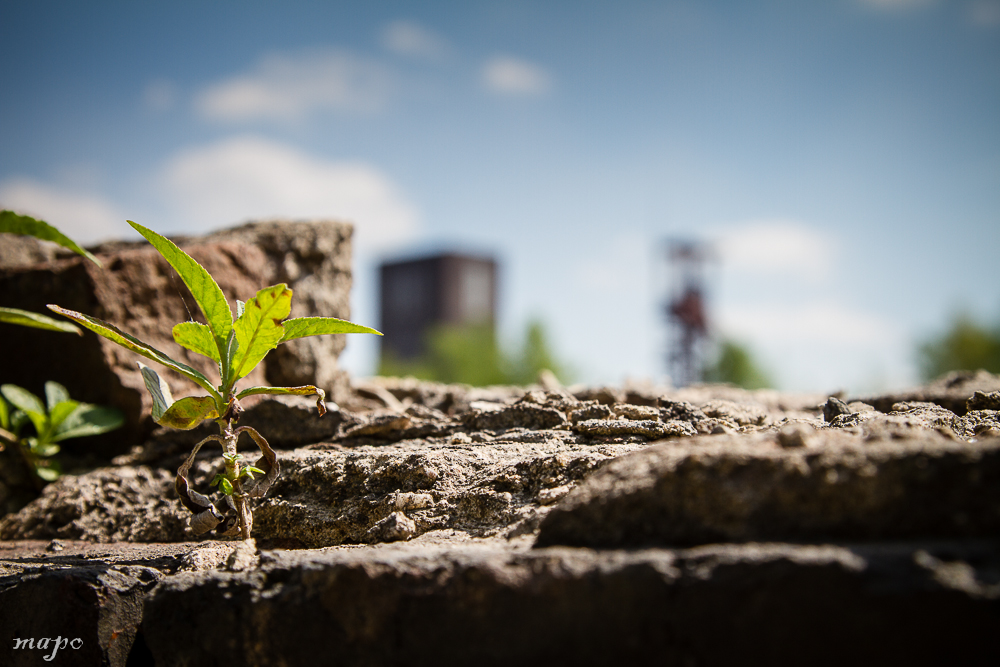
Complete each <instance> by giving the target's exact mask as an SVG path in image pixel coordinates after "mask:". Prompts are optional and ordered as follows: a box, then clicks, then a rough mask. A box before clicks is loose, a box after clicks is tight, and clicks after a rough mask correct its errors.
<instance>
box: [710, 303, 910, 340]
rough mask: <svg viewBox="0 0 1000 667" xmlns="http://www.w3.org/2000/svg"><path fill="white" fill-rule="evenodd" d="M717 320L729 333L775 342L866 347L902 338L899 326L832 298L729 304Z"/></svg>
mask: <svg viewBox="0 0 1000 667" xmlns="http://www.w3.org/2000/svg"><path fill="white" fill-rule="evenodd" d="M719 319H720V322H719V324H720V327H721V329H722V330H723V331H725V332H726V333H728V334H730V335H734V336H737V337H745V338H748V339H753V340H755V341H769V342H771V343H778V344H780V343H781V342H789V341H794V342H796V343H805V342H809V343H813V344H816V345H821V344H836V345H850V346H862V347H864V346H868V347H870V346H879V345H883V344H886V343H889V342H896V341H899V340H901V339H902V334H901V332H900V329H899V327H898V326H897V325H896V324H895V323H893V322H891V321H890V320H887V319H885V318H884V317H882V316H880V315H876V314H874V313H868V312H864V311H860V310H855V309H852V308H850V307H847V306H845V305H843V304H841V303H837V302H835V301H826V302H821V303H789V304H781V305H773V304H766V303H758V304H752V305H745V306H730V307H728V308H726V309H724V310H723V311H722V312H721V313H720V315H719ZM817 349H818V348H817Z"/></svg>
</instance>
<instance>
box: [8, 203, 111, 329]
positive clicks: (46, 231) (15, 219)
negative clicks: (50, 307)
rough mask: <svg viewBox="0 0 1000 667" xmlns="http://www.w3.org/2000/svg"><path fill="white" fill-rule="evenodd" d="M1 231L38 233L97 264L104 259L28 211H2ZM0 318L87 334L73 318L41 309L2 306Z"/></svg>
mask: <svg viewBox="0 0 1000 667" xmlns="http://www.w3.org/2000/svg"><path fill="white" fill-rule="evenodd" d="M0 232H3V233H6V234H19V235H22V236H34V237H35V238H36V239H41V240H43V241H52V242H54V243H58V244H59V245H61V246H63V247H64V248H69V249H70V250H72V251H73V252H75V253H77V254H79V255H83V256H84V257H86V258H87V259H89V260H90V261H92V262H93V263H94V264H97V266H102V264H101V260H99V259H97V258H96V257H94V256H93V255H92V254H90V253H89V252H87V251H86V250H84V249H83V248H81V247H80V246H79V245H77V243H76V241H74V240H73V239H71V238H69V237H68V236H66V235H65V234H63V233H62V232H60V231H59V230H58V229H56V228H55V227H53V226H52V225H50V224H49V223H47V222H45V221H43V220H36V219H35V218H32V217H30V216H27V215H19V214H17V213H14V212H13V211H7V210H3V211H0ZM0 322H7V323H8V324H20V325H21V326H24V327H34V328H35V329H47V330H49V331H63V332H66V333H75V334H77V335H80V336H82V335H83V332H82V331H80V329H79V328H77V327H76V326H74V325H72V324H70V323H69V322H63V321H62V320H55V319H52V318H51V317H47V316H45V315H42V314H40V313H33V312H31V311H29V310H21V309H20V308H7V307H4V306H0Z"/></svg>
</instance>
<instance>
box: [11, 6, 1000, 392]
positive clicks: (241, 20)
mask: <svg viewBox="0 0 1000 667" xmlns="http://www.w3.org/2000/svg"><path fill="white" fill-rule="evenodd" d="M204 5H208V6H204ZM0 34H2V39H0V86H2V88H0V89H2V90H3V91H4V94H3V95H2V96H0V205H2V206H4V207H8V208H14V209H17V210H20V211H22V212H25V213H30V214H34V215H37V216H41V217H44V218H45V219H47V220H49V221H50V222H52V223H53V224H56V225H57V226H59V227H60V228H61V229H63V230H64V231H66V232H67V233H68V234H70V235H71V236H74V237H75V238H77V239H79V240H82V241H84V242H92V241H97V240H101V239H105V238H111V237H123V236H128V235H129V232H130V230H129V229H128V227H127V225H126V224H125V222H124V221H125V219H126V218H128V219H133V220H136V221H138V222H141V223H143V224H146V225H147V226H151V227H153V228H154V229H157V230H159V231H163V232H165V233H171V232H199V231H204V230H208V229H211V228H217V227H223V226H228V225H231V224H235V223H238V222H241V221H244V220H247V219H253V218H266V217H272V216H284V217H296V218H301V217H324V218H336V219H346V220H350V221H353V222H354V223H355V224H356V229H357V232H356V241H357V243H356V253H355V272H356V275H355V290H354V294H353V313H352V319H354V320H355V321H359V322H362V323H367V324H375V325H377V322H376V318H377V308H376V304H375V287H376V284H375V267H376V266H377V263H378V261H379V260H381V259H383V258H387V257H398V256H402V255H409V254H413V253H416V252H419V251H422V250H428V249H442V248H448V249H456V248H457V249H467V250H472V251H476V252H490V253H495V254H496V256H497V257H498V258H499V260H500V261H501V265H502V277H503V282H502V293H501V322H500V324H501V329H502V333H503V335H504V336H505V338H506V339H507V340H508V341H514V340H516V338H517V337H518V335H519V334H520V333H521V332H522V331H523V329H524V326H525V324H526V322H527V321H528V320H529V319H530V318H534V317H537V318H540V319H542V320H543V321H544V322H545V324H546V325H547V327H548V330H549V333H550V335H551V337H552V339H553V342H554V345H555V347H556V349H557V350H558V352H559V354H560V355H561V356H562V357H563V358H564V359H566V360H567V361H568V362H569V363H570V364H571V365H572V366H573V367H574V368H576V369H577V377H578V379H580V380H584V381H588V382H599V381H605V382H616V383H617V382H622V381H623V380H625V379H626V378H631V379H634V380H640V379H644V378H649V379H654V380H662V379H663V375H664V367H663V362H662V359H663V348H664V340H663V335H664V331H663V324H662V322H661V319H660V316H659V314H658V313H659V311H658V305H657V304H658V302H659V301H660V300H662V298H663V291H664V287H665V281H666V272H665V268H664V266H663V265H662V262H661V260H660V258H661V256H662V246H663V241H664V239H666V238H669V237H684V238H692V239H700V240H704V241H706V242H711V243H713V244H715V245H714V247H715V251H716V256H717V260H716V261H715V262H713V263H712V265H711V267H710V270H709V272H708V282H709V286H710V295H709V298H710V308H711V316H712V321H713V323H714V325H715V329H716V331H717V332H719V333H720V334H721V335H726V336H729V337H733V338H736V339H738V340H740V341H743V342H744V343H746V344H748V345H749V346H750V347H751V349H752V350H753V351H754V352H755V353H756V354H757V355H758V357H759V358H760V360H761V361H762V362H763V363H764V365H766V366H767V367H769V368H770V369H771V370H772V373H773V375H774V376H775V377H776V378H777V380H778V381H779V384H780V386H781V387H782V388H785V389H802V390H816V391H828V390H833V389H837V388H844V389H848V390H852V391H866V390H872V389H882V388H890V387H898V386H903V385H907V384H911V383H913V382H914V381H915V380H916V376H915V370H914V369H915V367H914V363H913V362H914V357H913V349H914V344H915V343H916V342H917V341H919V340H921V339H922V338H924V337H926V336H928V335H932V334H934V333H935V332H938V331H940V330H941V328H942V327H943V326H944V324H945V322H946V321H947V320H948V318H949V317H951V316H952V315H953V314H955V313H956V312H958V311H960V310H965V311H967V312H969V313H971V314H972V315H974V316H976V317H978V318H980V319H981V320H982V321H984V322H991V323H992V322H996V321H998V320H1000V262H998V261H997V255H998V252H997V250H998V248H1000V0H952V1H947V0H936V1H935V0H828V1H824V2H800V1H792V0H788V1H777V0H776V1H764V2H755V3H742V2H722V1H718V2H695V1H692V0H689V1H678V2H670V1H661V2H635V1H628V0H624V1H620V2H615V3H608V2H605V3H597V2H582V1H581V2H516V1H510V0H508V1H504V2H422V3H415V2H378V3H358V2H352V3H347V2H294V1H291V2H284V3H281V4H279V3H264V2H240V3H235V2H213V3H195V2H183V1H180V2H171V3H126V2H102V3H87V4H83V3H74V2H48V1H45V0H39V1H35V2H9V1H6V0H0ZM375 350H376V348H375V346H374V345H373V341H371V340H363V337H355V338H353V339H350V340H349V345H348V351H347V352H346V353H345V357H344V362H345V365H346V366H347V367H348V368H349V369H350V370H351V371H352V372H354V373H356V374H361V375H364V374H367V373H370V372H371V371H372V369H373V364H374V356H375Z"/></svg>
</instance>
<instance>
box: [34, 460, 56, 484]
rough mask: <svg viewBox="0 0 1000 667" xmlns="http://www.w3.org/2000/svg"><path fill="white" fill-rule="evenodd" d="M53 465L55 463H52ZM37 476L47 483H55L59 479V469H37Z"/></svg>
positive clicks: (47, 467)
mask: <svg viewBox="0 0 1000 667" xmlns="http://www.w3.org/2000/svg"><path fill="white" fill-rule="evenodd" d="M52 463H53V464H54V463H55V461H53V462H52ZM35 474H36V475H38V476H39V477H41V478H42V479H44V480H45V481H46V482H54V481H56V480H57V479H59V468H57V467H55V466H51V467H50V466H45V467H42V466H39V467H37V468H35Z"/></svg>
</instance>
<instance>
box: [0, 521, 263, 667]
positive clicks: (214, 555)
mask: <svg viewBox="0 0 1000 667" xmlns="http://www.w3.org/2000/svg"><path fill="white" fill-rule="evenodd" d="M246 548H247V546H246V545H243V543H232V542H228V543H227V542H202V543H199V544H193V543H177V544H128V543H120V542H119V543H115V544H107V545H95V544H91V543H87V542H73V541H69V540H65V541H64V540H52V541H51V542H40V541H21V542H0V628H2V629H3V631H4V633H5V636H4V641H3V642H0V664H2V665H4V666H5V667H6V666H7V665H11V666H21V665H25V666H28V665H31V666H34V665H42V664H47V662H46V660H45V657H46V656H49V655H50V654H51V653H52V649H53V646H51V645H50V646H47V647H46V648H44V649H41V648H38V646H37V643H38V642H39V641H40V640H41V639H42V638H50V639H55V638H56V637H60V638H62V639H78V640H79V642H80V643H78V644H77V646H78V648H75V649H74V648H73V647H71V646H65V647H63V648H60V649H58V650H57V652H56V654H55V655H54V656H53V658H52V659H51V660H49V661H48V663H50V664H53V665H107V666H108V667H125V666H126V665H133V666H141V665H152V664H154V658H153V655H152V654H151V653H150V652H149V649H148V648H147V646H146V643H145V639H144V638H143V635H142V629H141V622H142V601H143V597H144V596H145V594H146V593H148V592H149V590H150V589H151V588H152V587H153V586H154V585H155V584H156V583H157V582H158V581H159V580H161V579H162V578H163V577H164V576H168V575H170V574H173V573H175V572H179V571H188V572H191V571H199V570H206V569H213V570H229V571H239V570H240V569H241V568H240V567H239V566H240V565H247V564H248V563H249V564H250V565H251V566H252V567H256V565H257V559H256V555H255V554H252V556H253V559H252V560H251V561H246V556H244V560H243V561H240V562H237V563H233V561H238V560H239V559H234V558H233V556H234V555H237V554H239V553H240V552H241V551H244V550H245V549H246ZM250 548H251V550H252V544H251V545H250ZM233 564H235V565H237V567H236V568H235V569H234V568H233V567H232V565H233ZM242 569H247V568H246V567H244V568H242ZM14 638H21V639H34V640H35V642H36V646H35V648H34V649H29V648H25V647H23V646H22V647H21V648H19V649H16V650H15V648H14V641H13V640H14ZM158 664H169V663H164V662H162V661H160V662H159V663H158Z"/></svg>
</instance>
